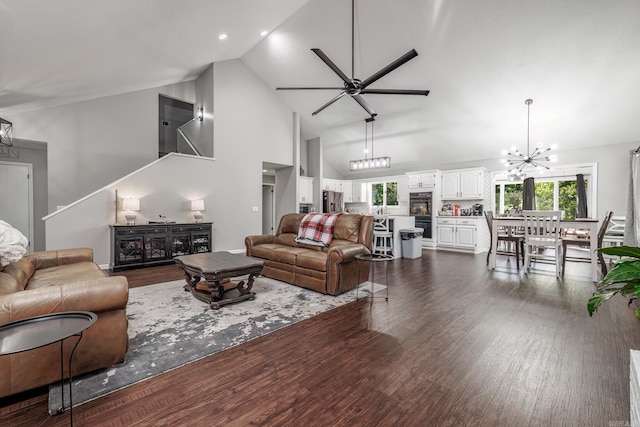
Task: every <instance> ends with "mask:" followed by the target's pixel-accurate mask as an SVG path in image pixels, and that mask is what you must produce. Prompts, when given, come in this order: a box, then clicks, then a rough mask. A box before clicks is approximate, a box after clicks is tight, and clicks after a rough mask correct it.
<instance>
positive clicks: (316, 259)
mask: <svg viewBox="0 0 640 427" xmlns="http://www.w3.org/2000/svg"><path fill="white" fill-rule="evenodd" d="M296 265H297V266H299V267H303V268H308V269H311V270H317V271H327V254H326V252H312V251H307V252H305V253H303V254H300V255H298V257H297V260H296Z"/></svg>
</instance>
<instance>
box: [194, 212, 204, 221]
mask: <svg viewBox="0 0 640 427" xmlns="http://www.w3.org/2000/svg"><path fill="white" fill-rule="evenodd" d="M193 218H194V220H195V222H196V224H199V223H201V222H202V214H201V213H200V211H196V212H195V213H194V214H193Z"/></svg>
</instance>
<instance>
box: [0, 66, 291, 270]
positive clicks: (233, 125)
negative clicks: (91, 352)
mask: <svg viewBox="0 0 640 427" xmlns="http://www.w3.org/2000/svg"><path fill="white" fill-rule="evenodd" d="M209 73H210V74H209ZM210 75H213V78H212V86H211V87H212V89H211V90H209V89H207V87H210V86H209V84H208V83H207V81H208V80H209V76H210ZM202 85H203V86H202V87H204V89H203V91H204V93H203V94H199V95H198V99H200V96H202V101H203V102H204V103H205V104H204V105H205V120H209V122H208V123H209V124H210V125H211V127H212V129H213V138H212V139H211V141H214V140H215V142H216V145H215V158H216V161H215V162H212V163H213V164H212V165H210V166H208V169H209V168H210V169H211V170H207V172H206V173H200V171H199V170H198V169H197V168H196V169H193V168H187V169H185V168H176V169H174V170H173V171H171V172H170V173H168V176H169V177H171V176H178V175H180V176H183V177H185V178H188V179H190V180H192V181H193V182H194V183H195V182H196V181H198V180H205V181H204V182H200V181H198V185H194V188H195V187H196V186H198V187H199V186H200V184H204V185H206V187H207V188H208V189H209V192H208V193H207V195H206V197H207V200H208V201H207V205H206V212H205V217H206V218H208V219H209V220H212V221H214V235H213V249H214V250H233V249H243V248H244V237H245V236H247V235H249V234H261V232H262V213H261V212H260V206H261V205H262V162H270V163H277V164H281V165H291V166H293V149H292V133H293V131H292V129H293V126H292V120H291V116H292V112H291V111H290V110H289V109H288V108H287V107H286V106H285V105H284V104H283V103H282V102H281V101H280V100H279V99H278V98H277V96H276V95H275V93H274V91H273V90H272V89H270V88H268V87H267V86H265V85H264V83H262V82H261V81H260V80H259V79H258V78H257V77H256V76H255V75H254V74H253V73H252V72H251V71H249V69H248V68H247V67H246V66H245V65H244V64H243V63H242V61H240V60H232V61H225V62H220V63H215V64H214V65H213V68H212V69H210V70H206V71H205V73H204V74H203V80H202ZM195 87H196V84H195V82H194V81H190V82H183V83H178V84H175V85H167V86H162V87H159V88H154V89H148V90H143V91H137V92H132V93H126V94H122V95H115V96H110V97H106V98H101V99H96V100H92V101H86V102H81V103H76V104H70V105H64V106H57V107H53V108H46V109H41V110H36V111H30V112H24V113H13V114H3V117H5V118H7V119H8V120H10V121H12V122H13V124H14V128H15V129H19V130H20V135H21V136H24V137H25V138H27V137H28V138H31V139H37V140H45V141H47V142H48V143H49V201H48V206H49V209H48V211H49V212H53V211H54V209H55V206H57V205H68V204H70V203H72V202H74V201H77V200H78V199H81V198H83V197H85V196H87V195H88V194H91V193H93V192H95V191H97V190H100V189H101V188H103V187H105V186H109V185H110V184H111V183H113V182H114V181H116V180H118V179H120V178H121V177H123V176H125V175H127V174H129V173H131V172H133V171H135V170H137V169H138V168H141V167H143V166H145V165H147V164H148V163H150V162H152V161H154V160H156V159H157V155H158V154H157V150H158V127H157V120H158V117H157V115H158V94H159V93H162V94H164V95H167V96H172V97H175V98H178V99H184V100H186V101H189V102H194V103H196V102H195V101H196V95H195ZM214 92H215V94H216V96H215V100H213V108H211V109H208V108H207V106H206V105H207V104H206V102H207V99H209V100H211V99H212V98H213V93H214ZM212 111H215V112H216V116H215V126H213V116H212V114H211V112H212ZM205 134H206V132H203V135H205ZM204 137H205V138H206V136H204ZM289 181H290V180H287V182H289ZM293 182H294V183H295V180H294V181H293ZM145 185H146V184H145ZM140 186H142V184H140ZM148 188H150V189H151V190H148ZM130 191H131V192H135V193H138V189H137V188H131V189H130ZM149 191H150V192H149ZM285 191H291V192H292V194H293V195H290V196H283V197H285V199H286V197H290V198H291V199H292V200H293V201H295V185H294V186H293V188H291V187H290V186H289V185H284V188H282V189H280V188H278V189H277V194H282V193H283V192H285ZM154 192H157V193H158V194H153V193H154ZM103 193H104V192H102V193H101V194H103ZM122 196H125V195H124V194H122ZM187 196H188V195H187V194H177V191H176V192H171V194H168V195H167V194H165V192H164V190H163V188H162V185H161V184H156V185H149V187H146V186H145V187H144V194H140V195H139V197H143V198H144V200H141V203H142V204H143V209H144V210H145V213H144V214H142V213H141V219H147V217H148V216H149V217H154V216H155V215H157V213H163V214H166V213H167V212H171V211H173V210H175V209H182V206H183V203H185V197H187ZM100 197H103V196H100ZM189 197H191V196H189ZM103 198H104V200H105V201H106V202H105V203H102V205H100V206H101V207H100V212H96V213H95V215H96V217H99V218H102V221H103V223H102V224H101V225H100V226H99V227H102V228H101V230H106V229H108V225H109V224H111V223H113V200H109V199H110V198H109V197H103ZM92 206H93V205H92ZM176 207H178V208H176ZM254 207H257V208H258V209H257V211H254V209H253V208H254ZM289 209H290V211H292V210H293V209H295V204H293V205H291V206H290V207H289ZM176 214H177V212H176ZM69 215H70V214H65V215H55V216H53V217H52V219H51V221H55V222H56V225H57V226H61V227H63V228H69V227H71V226H72V225H73V221H72V220H70V219H69V218H71V217H72V215H71V216H69ZM83 215H86V216H90V215H93V213H92V212H90V211H86V210H85V211H83ZM60 224H63V225H60ZM91 227H95V225H92V226H91ZM94 231H95V230H94ZM52 239H53V238H52ZM71 244H73V245H86V246H90V247H96V248H97V247H101V248H104V245H105V244H108V242H107V241H106V240H105V235H104V234H103V233H95V232H93V233H86V234H85V236H84V237H83V236H82V235H78V236H77V239H76V240H73V241H71V240H67V243H65V242H64V241H62V240H60V239H59V238H58V237H56V238H55V241H54V240H52V243H51V246H50V245H49V242H48V241H47V247H48V248H52V247H54V246H55V247H59V246H61V245H62V246H66V245H71ZM100 262H101V263H102V262H104V260H100Z"/></svg>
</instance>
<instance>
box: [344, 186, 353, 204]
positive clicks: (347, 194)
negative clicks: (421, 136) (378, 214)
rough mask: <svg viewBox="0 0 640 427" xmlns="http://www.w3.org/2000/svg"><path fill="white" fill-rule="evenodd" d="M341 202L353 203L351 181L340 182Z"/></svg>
mask: <svg viewBox="0 0 640 427" xmlns="http://www.w3.org/2000/svg"><path fill="white" fill-rule="evenodd" d="M342 200H343V202H344V203H351V202H353V201H354V200H353V185H352V183H351V181H342Z"/></svg>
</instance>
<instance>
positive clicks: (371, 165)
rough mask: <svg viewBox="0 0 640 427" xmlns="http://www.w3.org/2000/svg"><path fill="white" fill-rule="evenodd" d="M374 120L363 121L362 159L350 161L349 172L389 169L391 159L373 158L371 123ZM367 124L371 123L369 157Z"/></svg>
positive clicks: (371, 118) (370, 118)
mask: <svg viewBox="0 0 640 427" xmlns="http://www.w3.org/2000/svg"><path fill="white" fill-rule="evenodd" d="M374 121H375V118H373V116H372V117H369V118H366V119H364V159H360V160H350V161H349V170H350V171H352V172H353V171H362V170H369V169H382V168H390V167H391V157H387V156H385V157H373V122H374ZM369 123H371V157H369V156H368V154H369V147H368V140H369V135H368V132H369Z"/></svg>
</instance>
